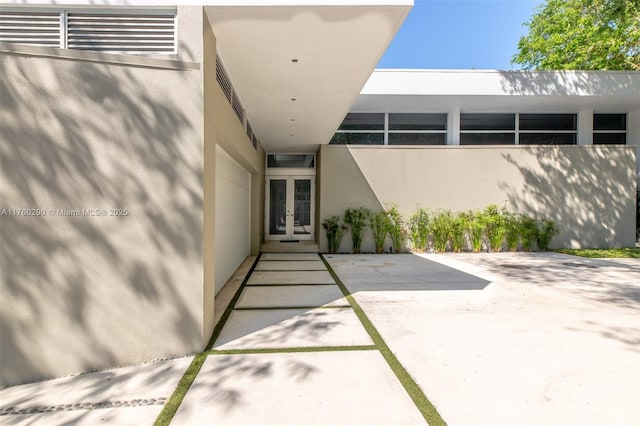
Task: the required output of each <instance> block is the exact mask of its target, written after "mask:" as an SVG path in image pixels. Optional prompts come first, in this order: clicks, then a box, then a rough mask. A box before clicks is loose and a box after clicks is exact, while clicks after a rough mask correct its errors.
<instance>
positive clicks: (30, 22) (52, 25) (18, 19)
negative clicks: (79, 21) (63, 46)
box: [0, 10, 60, 47]
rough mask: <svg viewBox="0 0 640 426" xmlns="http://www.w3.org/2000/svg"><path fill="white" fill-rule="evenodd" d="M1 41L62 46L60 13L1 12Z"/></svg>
mask: <svg viewBox="0 0 640 426" xmlns="http://www.w3.org/2000/svg"><path fill="white" fill-rule="evenodd" d="M0 41H3V42H8V43H22V44H29V45H32V46H55V47H59V46H60V13H59V12H32V11H28V10H26V11H24V12H22V11H19V12H17V11H16V12H14V11H6V10H2V11H0Z"/></svg>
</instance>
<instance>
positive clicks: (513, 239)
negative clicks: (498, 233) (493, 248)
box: [504, 212, 521, 251]
mask: <svg viewBox="0 0 640 426" xmlns="http://www.w3.org/2000/svg"><path fill="white" fill-rule="evenodd" d="M504 219H505V227H506V235H505V241H506V243H507V250H509V251H516V250H517V249H518V244H519V243H520V230H521V226H520V215H519V214H517V213H511V212H505V216H504Z"/></svg>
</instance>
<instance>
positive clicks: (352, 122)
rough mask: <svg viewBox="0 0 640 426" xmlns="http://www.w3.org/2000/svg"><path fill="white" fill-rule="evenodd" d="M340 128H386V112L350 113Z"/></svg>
mask: <svg viewBox="0 0 640 426" xmlns="http://www.w3.org/2000/svg"><path fill="white" fill-rule="evenodd" d="M340 130H384V114H381V113H373V114H370V113H349V114H347V116H346V117H345V118H344V121H343V122H342V125H341V126H340Z"/></svg>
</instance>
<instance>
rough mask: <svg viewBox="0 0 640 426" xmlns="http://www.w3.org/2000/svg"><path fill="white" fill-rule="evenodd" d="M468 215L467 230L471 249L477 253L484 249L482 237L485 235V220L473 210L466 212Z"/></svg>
mask: <svg viewBox="0 0 640 426" xmlns="http://www.w3.org/2000/svg"><path fill="white" fill-rule="evenodd" d="M465 215H466V216H467V219H466V220H467V232H468V234H469V240H470V241H471V249H472V250H473V251H474V252H475V253H480V252H481V251H482V237H483V236H484V222H483V220H482V217H481V216H480V215H478V214H476V213H474V212H472V211H468V212H466V213H465Z"/></svg>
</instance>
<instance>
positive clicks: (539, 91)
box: [351, 69, 640, 113]
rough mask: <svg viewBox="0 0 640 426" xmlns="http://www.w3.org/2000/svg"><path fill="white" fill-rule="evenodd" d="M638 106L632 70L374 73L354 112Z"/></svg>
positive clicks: (639, 93) (638, 87)
mask: <svg viewBox="0 0 640 426" xmlns="http://www.w3.org/2000/svg"><path fill="white" fill-rule="evenodd" d="M638 108H640V73H638V72H634V71H630V72H629V71H493V70H391V69H381V70H376V71H375V72H374V73H373V74H372V75H371V77H370V78H369V80H368V81H367V84H366V85H365V86H364V88H363V89H362V92H361V93H360V95H359V96H358V98H357V100H356V101H355V103H354V104H353V106H352V108H351V111H353V112H439V113H442V112H447V111H449V110H451V109H460V110H461V111H462V112H523V113H527V112H537V113H540V112H541V111H544V112H548V113H569V112H577V111H582V110H591V109H592V110H594V112H596V113H607V112H610V113H615V112H627V111H631V110H634V109H638Z"/></svg>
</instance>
